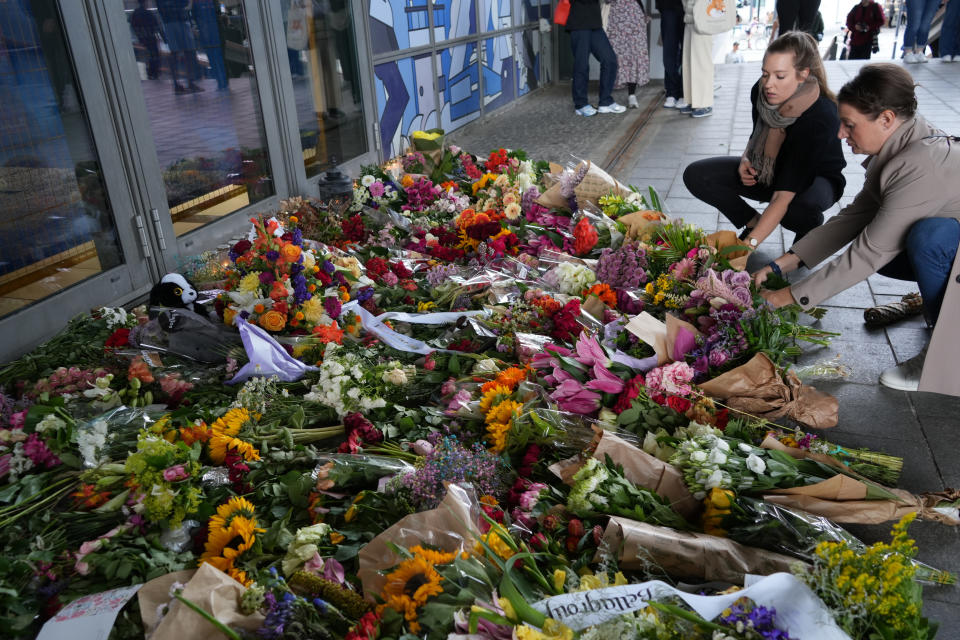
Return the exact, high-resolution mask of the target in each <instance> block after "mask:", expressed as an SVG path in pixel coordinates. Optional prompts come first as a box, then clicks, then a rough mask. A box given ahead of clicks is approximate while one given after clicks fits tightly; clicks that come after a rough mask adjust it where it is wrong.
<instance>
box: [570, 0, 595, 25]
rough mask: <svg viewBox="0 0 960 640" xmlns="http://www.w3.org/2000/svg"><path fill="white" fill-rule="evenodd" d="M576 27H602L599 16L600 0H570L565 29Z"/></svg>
mask: <svg viewBox="0 0 960 640" xmlns="http://www.w3.org/2000/svg"><path fill="white" fill-rule="evenodd" d="M578 29H603V20H602V18H601V17H600V0H570V17H569V18H567V31H575V30H578Z"/></svg>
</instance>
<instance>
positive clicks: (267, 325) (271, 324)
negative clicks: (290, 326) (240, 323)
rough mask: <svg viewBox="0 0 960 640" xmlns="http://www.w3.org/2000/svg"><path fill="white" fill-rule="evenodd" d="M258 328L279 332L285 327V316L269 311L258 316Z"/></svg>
mask: <svg viewBox="0 0 960 640" xmlns="http://www.w3.org/2000/svg"><path fill="white" fill-rule="evenodd" d="M260 326H261V327H263V328H264V329H266V330H267V331H281V330H282V329H283V328H284V327H285V326H287V316H286V315H284V314H282V313H280V312H279V311H275V310H273V309H271V310H270V311H267V312H266V313H264V314H263V315H262V316H260Z"/></svg>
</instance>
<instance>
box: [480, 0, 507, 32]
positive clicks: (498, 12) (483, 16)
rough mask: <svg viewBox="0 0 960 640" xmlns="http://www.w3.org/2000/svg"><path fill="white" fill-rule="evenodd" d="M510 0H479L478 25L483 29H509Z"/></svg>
mask: <svg viewBox="0 0 960 640" xmlns="http://www.w3.org/2000/svg"><path fill="white" fill-rule="evenodd" d="M510 3H511V0H480V27H481V29H482V30H483V31H499V30H500V29H509V28H510V26H511V24H512V21H513V19H512V18H511V16H510V14H511V10H512V7H511V5H510Z"/></svg>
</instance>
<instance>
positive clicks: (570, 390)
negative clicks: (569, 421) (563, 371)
mask: <svg viewBox="0 0 960 640" xmlns="http://www.w3.org/2000/svg"><path fill="white" fill-rule="evenodd" d="M550 397H551V398H553V400H554V401H555V402H556V403H557V405H558V406H559V407H560V409H561V410H563V411H571V412H573V413H579V414H581V415H587V414H590V413H593V412H594V411H596V410H597V409H598V408H599V407H600V394H598V393H594V392H593V391H590V390H589V389H585V388H584V387H583V386H582V385H581V384H580V383H579V382H577V381H576V380H564V381H563V382H561V383H560V385H559V386H558V387H557V388H556V390H555V391H554V392H553V393H552V394H550Z"/></svg>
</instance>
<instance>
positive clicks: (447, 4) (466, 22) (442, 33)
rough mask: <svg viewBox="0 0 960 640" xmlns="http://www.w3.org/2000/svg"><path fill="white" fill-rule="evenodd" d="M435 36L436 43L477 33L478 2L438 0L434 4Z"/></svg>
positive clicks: (474, 0)
mask: <svg viewBox="0 0 960 640" xmlns="http://www.w3.org/2000/svg"><path fill="white" fill-rule="evenodd" d="M433 25H434V29H433V36H434V40H435V41H436V42H442V41H443V40H451V39H453V38H460V37H462V36H469V35H473V34H475V33H476V32H477V3H476V0H437V1H435V2H434V3H433Z"/></svg>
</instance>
